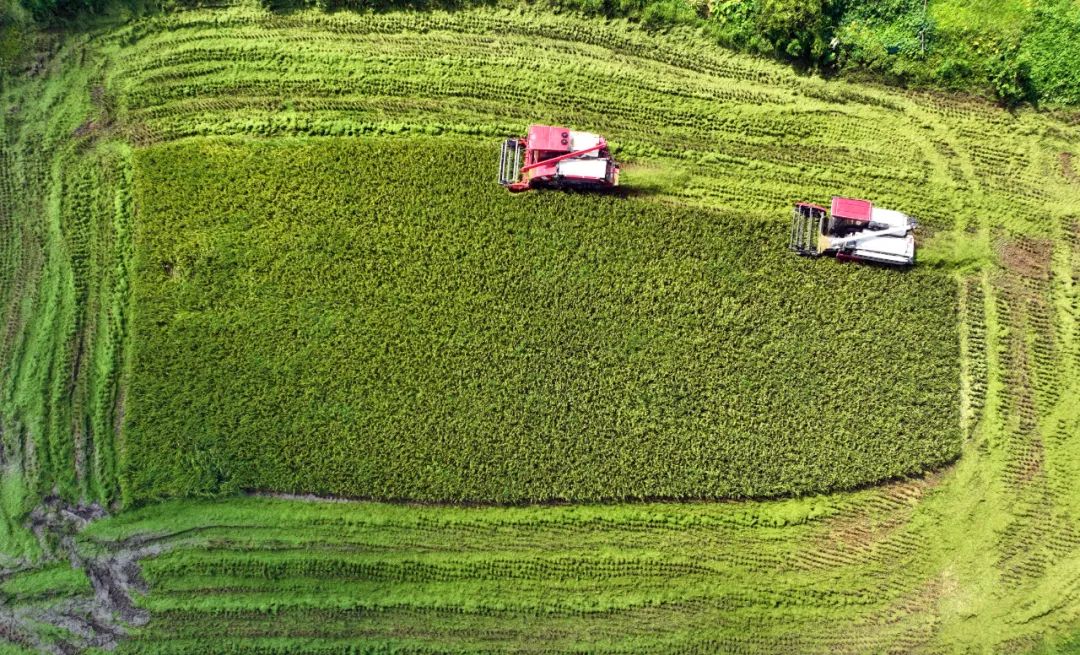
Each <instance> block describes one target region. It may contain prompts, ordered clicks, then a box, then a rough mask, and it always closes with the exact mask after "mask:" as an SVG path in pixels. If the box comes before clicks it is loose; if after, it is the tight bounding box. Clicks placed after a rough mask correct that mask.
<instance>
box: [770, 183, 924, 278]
mask: <svg viewBox="0 0 1080 655" xmlns="http://www.w3.org/2000/svg"><path fill="white" fill-rule="evenodd" d="M916 227H917V224H916V223H915V219H913V218H911V217H910V216H908V215H907V214H903V213H901V212H898V211H896V210H894V209H882V208H881V207H874V206H873V204H872V203H871V202H870V201H869V200H859V199H857V198H842V197H840V196H836V197H834V198H833V199H832V211H831V212H830V211H826V209H825V208H824V207H819V206H818V205H814V204H811V203H808V202H800V203H799V204H797V205H795V213H794V217H793V218H792V221H791V242H790V244H789V246H788V247H789V248H790V249H791V250H793V251H795V252H797V253H799V254H800V255H807V256H810V257H818V256H821V255H834V256H835V257H836V258H837V259H839V260H841V261H847V260H854V261H866V262H877V263H879V264H890V265H893V266H911V265H912V264H914V263H915V236H914V235H913V234H912V232H914V230H915V228H916Z"/></svg>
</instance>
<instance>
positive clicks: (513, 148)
mask: <svg viewBox="0 0 1080 655" xmlns="http://www.w3.org/2000/svg"><path fill="white" fill-rule="evenodd" d="M499 184H501V185H503V186H505V187H506V188H507V189H509V190H510V191H526V190H528V189H537V188H541V187H549V188H576V189H609V188H612V187H616V186H618V185H619V165H618V164H616V163H615V160H614V159H613V158H612V156H611V150H610V149H609V148H608V144H607V141H605V140H604V137H602V136H600V135H598V134H592V133H591V132H577V131H574V130H570V129H567V128H565V127H552V126H550V125H530V126H529V132H528V134H527V135H526V136H525V138H516V139H507V140H506V141H505V142H504V143H503V145H502V153H501V155H500V157H499Z"/></svg>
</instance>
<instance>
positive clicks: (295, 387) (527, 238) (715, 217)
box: [122, 138, 960, 502]
mask: <svg viewBox="0 0 1080 655" xmlns="http://www.w3.org/2000/svg"><path fill="white" fill-rule="evenodd" d="M497 155H498V153H497V151H496V149H495V148H494V147H492V145H491V144H485V143H483V142H480V143H477V142H476V141H467V140H463V139H393V140H388V139H382V138H375V139H363V140H352V139H349V140H345V139H340V140H332V141H316V142H304V141H284V142H264V143H260V144H258V145H255V144H252V143H250V142H247V143H245V142H221V141H215V140H211V141H190V140H187V141H183V142H181V143H179V144H175V145H168V146H154V147H152V148H148V149H145V150H142V151H140V152H139V153H138V155H137V156H136V160H135V176H134V178H135V185H134V201H135V205H136V206H137V207H138V212H137V213H136V216H135V219H134V220H135V226H136V227H135V237H134V247H135V265H134V274H133V284H132V305H133V306H134V307H135V308H136V309H135V311H136V314H135V318H134V321H133V323H132V345H131V351H132V361H131V373H130V378H129V380H130V382H129V387H128V389H129V401H128V403H127V414H126V417H125V419H126V423H125V428H126V430H125V443H126V451H127V455H128V457H127V460H126V464H125V467H124V470H123V471H122V483H123V486H124V492H125V497H127V498H130V499H131V500H134V501H143V500H146V499H153V498H161V497H170V496H184V495H193V494H194V495H202V494H208V493H221V492H236V491H239V490H244V489H268V490H277V491H293V492H316V493H320V494H332V495H344V496H363V497H374V498H407V499H423V500H451V499H453V500H474V501H476V500H480V501H499V502H507V501H527V500H534V501H535V500H549V499H571V500H589V499H602V498H663V497H667V498H695V497H697V498H701V497H724V496H766V495H777V494H781V493H791V492H808V491H820V490H827V489H835V488H845V487H853V486H856V485H859V484H865V483H867V482H874V481H877V480H881V479H884V478H890V477H897V476H900V475H904V474H908V473H912V472H918V471H920V470H922V469H925V468H927V467H931V466H937V465H940V464H942V463H944V462H945V461H948V460H950V459H952V458H954V457H955V456H956V455H957V454H958V451H959V442H960V425H959V405H958V398H959V378H960V376H959V359H958V357H959V350H958V336H957V332H956V321H957V317H956V311H955V305H956V289H955V286H954V282H953V281H952V280H951V279H950V278H949V277H948V276H946V275H943V274H941V273H939V272H937V271H934V270H931V269H924V270H916V271H910V272H909V271H888V270H881V269H872V268H869V267H850V266H849V267H842V266H822V265H821V263H820V262H813V261H807V260H802V259H799V258H796V257H791V256H790V255H789V254H788V252H787V251H786V248H785V246H786V242H785V239H786V236H787V232H786V231H785V230H783V229H777V220H776V219H775V217H770V216H767V215H765V216H757V215H748V214H733V213H723V212H719V211H714V210H703V209H685V208H681V207H678V206H671V205H667V204H660V203H656V202H650V201H649V200H648V199H645V198H633V197H619V196H607V197H601V196H589V195H583V194H572V193H545V194H534V195H527V196H516V197H511V196H510V194H507V193H506V192H505V191H504V190H503V189H501V188H500V187H499V186H498V185H496V184H492V183H491V171H492V167H493V165H494V163H493V162H494V160H495V159H496V158H497ZM885 396H887V397H888V399H889V400H888V409H884V408H883V411H880V412H875V413H868V412H866V411H865V409H864V407H863V406H860V405H861V402H864V401H865V400H869V399H871V398H874V397H885ZM845 399H851V400H849V401H847V402H845ZM178 435H182V436H178ZM178 441H179V443H178ZM174 444H177V445H178V446H179V447H177V445H174Z"/></svg>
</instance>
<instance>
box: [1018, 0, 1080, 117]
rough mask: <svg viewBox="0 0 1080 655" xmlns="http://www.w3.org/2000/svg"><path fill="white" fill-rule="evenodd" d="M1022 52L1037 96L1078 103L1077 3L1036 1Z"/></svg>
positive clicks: (1079, 39) (1079, 7)
mask: <svg viewBox="0 0 1080 655" xmlns="http://www.w3.org/2000/svg"><path fill="white" fill-rule="evenodd" d="M1021 56H1022V57H1023V58H1024V60H1025V63H1027V64H1028V66H1029V67H1030V73H1029V75H1030V85H1031V86H1032V87H1033V93H1035V94H1036V95H1037V96H1038V97H1039V98H1040V99H1043V100H1046V101H1050V102H1058V103H1066V104H1076V103H1080V5H1078V4H1077V3H1075V2H1070V1H1069V0H1043V1H1042V2H1039V3H1038V4H1037V5H1036V8H1035V19H1034V21H1033V29H1032V32H1031V35H1030V36H1029V37H1028V38H1027V39H1026V40H1025V41H1024V45H1023V52H1022V54H1021Z"/></svg>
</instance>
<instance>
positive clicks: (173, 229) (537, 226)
mask: <svg viewBox="0 0 1080 655" xmlns="http://www.w3.org/2000/svg"><path fill="white" fill-rule="evenodd" d="M50 38H52V39H53V41H51V45H49V43H50V42H46V43H44V45H43V47H44V48H45V49H44V50H43V54H42V59H41V64H40V66H39V67H38V69H36V71H30V72H27V73H26V74H24V75H22V76H20V77H18V78H13V79H10V80H6V81H5V86H4V90H3V98H2V103H3V104H2V109H3V111H0V130H2V134H3V141H2V143H0V146H2V152H0V155H2V157H0V159H2V162H3V175H2V176H0V177H2V180H0V279H2V280H3V284H2V285H0V311H2V312H3V317H4V326H5V331H4V332H3V336H2V339H0V361H2V362H3V368H2V369H0V425H2V429H3V431H2V437H0V438H2V442H3V459H2V460H0V467H2V472H3V475H2V477H0V510H2V518H3V520H2V521H0V554H2V555H0V635H2V638H0V644H3V645H0V653H5V655H6V653H8V652H11V653H24V652H56V653H66V652H71V651H72V650H74V651H78V650H89V651H91V652H94V651H95V649H96V650H97V651H99V652H103V651H104V650H106V649H108V648H112V647H114V646H115V647H116V648H118V649H119V650H120V652H130V653H154V652H158V653H166V652H169V653H200V654H202V653H215V652H220V653H241V652H242V653H252V652H254V653H259V652H262V653H302V652H310V653H345V652H365V651H366V652H394V651H399V652H432V653H433V652H526V651H548V652H582V651H586V652H595V653H601V652H609V653H616V652H617V653H631V652H641V653H657V652H701V653H715V652H743V653H764V652H783V653H794V652H798V653H803V652H812V653H814V652H816V653H836V652H841V653H843V652H847V653H867V652H881V653H885V652H891V653H908V652H919V653H966V652H995V653H996V652H1014V653H1024V652H1033V651H1038V650H1042V651H1043V652H1056V651H1063V652H1067V651H1068V650H1069V649H1070V648H1073V649H1075V641H1072V642H1070V636H1071V635H1075V634H1077V633H1078V632H1080V527H1078V526H1080V495H1078V494H1077V492H1076V491H1075V485H1074V480H1075V479H1076V477H1077V475H1080V375H1078V373H1080V371H1077V367H1078V366H1080V357H1078V353H1080V351H1078V350H1077V335H1076V330H1077V318H1078V313H1080V309H1078V308H1080V293H1078V289H1077V284H1078V280H1080V210H1078V207H1080V177H1078V168H1080V161H1078V160H1077V159H1076V157H1077V156H1078V155H1080V146H1078V145H1077V144H1078V143H1080V127H1078V125H1080V122H1078V121H1077V120H1076V117H1075V116H1073V115H1072V114H1070V113H1067V112H1065V111H1061V112H1059V113H1056V114H1045V113H1035V112H1032V111H1019V112H1015V113H1009V112H1005V111H1002V110H999V109H997V108H994V107H991V106H989V105H986V104H982V103H980V102H978V101H975V100H970V99H964V98H958V97H950V96H942V95H935V94H928V93H923V92H918V91H904V90H898V89H887V88H882V87H877V86H861V85H856V84H850V83H846V82H826V81H823V80H820V79H817V78H814V77H804V76H800V75H798V74H796V73H795V72H793V71H790V70H788V69H786V68H783V67H781V66H778V65H775V64H771V63H768V62H765V61H762V60H757V59H751V58H746V57H741V56H736V55H732V54H729V53H726V52H724V51H720V50H717V49H716V48H715V46H713V45H712V44H711V43H710V42H709V41H707V40H705V39H703V38H701V37H700V36H699V35H697V34H696V33H694V32H692V31H689V30H685V31H684V30H679V29H675V30H671V31H668V32H665V33H650V32H647V31H644V30H642V29H640V28H639V27H637V26H635V25H632V24H627V23H623V22H619V21H600V20H589V19H584V18H578V17H574V16H569V15H562V16H555V15H549V14H544V13H535V12H533V11H531V10H524V9H522V10H494V9H470V10H462V11H457V12H453V13H443V12H424V13H414V12H385V13H373V14H355V13H348V12H339V13H333V14H325V13H321V12H316V11H297V12H290V13H282V14H273V13H268V12H266V11H264V10H263V9H261V8H259V7H256V6H254V5H250V4H237V5H227V6H219V7H207V8H198V9H188V10H183V11H174V12H168V13H161V14H155V15H152V16H149V17H146V18H141V19H137V20H132V21H130V22H128V23H125V24H109V23H103V24H100V25H98V26H96V27H93V28H88V29H86V30H83V31H78V32H71V33H66V34H63V35H54V36H53V37H50ZM523 71H527V74H524V73H523ZM552 89H557V90H558V92H557V93H553V92H551V90H552ZM530 122H550V123H553V124H566V125H571V126H574V127H579V128H583V129H591V130H595V131H597V132H600V133H602V134H604V135H605V136H607V137H608V138H609V139H610V140H611V142H612V143H613V144H614V146H615V149H616V154H617V156H618V157H619V159H620V161H622V162H623V163H624V164H625V173H626V175H625V182H626V193H624V194H618V195H608V196H599V197H597V196H583V195H580V194H560V193H546V194H533V195H527V196H520V197H519V196H510V195H508V194H505V193H504V192H503V190H502V189H500V188H499V187H498V186H497V185H495V184H494V181H493V178H494V169H495V162H494V159H495V154H496V153H497V148H498V141H499V139H500V138H504V137H506V136H509V135H513V134H520V133H521V132H522V131H523V130H524V129H525V127H526V126H527V125H528V124H529V123H530ZM376 155H377V156H376ZM429 188H433V189H435V191H436V192H435V193H426V190H427V189H429ZM834 193H835V194H844V195H854V196H866V197H870V198H872V199H873V200H874V201H875V202H876V203H877V204H880V205H883V206H887V207H895V208H898V209H901V210H904V211H906V212H909V213H911V214H912V215H915V216H917V217H918V218H919V219H920V225H921V228H920V265H919V267H918V268H917V269H915V270H914V271H912V272H909V273H898V272H891V271H885V270H881V269H876V268H869V267H858V266H842V265H840V264H837V263H836V262H832V261H810V260H803V259H799V258H797V257H795V256H794V255H790V254H789V253H787V252H786V250H785V249H784V244H785V240H786V234H787V229H788V222H787V221H788V211H789V207H790V204H791V203H792V202H794V201H796V200H799V199H806V200H812V201H818V202H824V201H826V200H827V199H828V197H829V196H830V195H832V194H834ZM436 237H441V238H436ZM833 299H838V301H836V302H833ZM838 326H842V329H840V330H839V331H837V327H838ZM791 327H795V328H796V329H795V330H791V329H790V328H791ZM845 357H847V358H848V361H843V362H842V365H839V366H838V365H835V363H834V362H833V361H831V360H835V359H840V360H843V359H844V358H845ZM896 357H898V358H899V361H898V360H897V359H896ZM885 361H888V362H893V363H894V364H895V366H889V367H882V366H878V365H877V364H878V363H879V362H885ZM867 376H869V378H868V377H867ZM797 382H798V383H797ZM801 382H805V383H806V384H800V383H801ZM815 385H816V386H817V387H825V388H829V389H832V388H835V389H839V390H841V391H843V392H850V390H851V389H852V388H853V387H859V386H860V385H862V386H865V387H866V388H865V389H859V391H861V392H863V393H864V395H863V396H862V397H861V398H860V400H861V401H862V402H863V403H865V405H866V406H867V407H869V408H870V409H869V410H867V411H865V412H863V411H859V412H858V413H856V411H857V408H853V407H850V406H845V405H844V404H842V403H839V402H837V397H836V396H821V395H816V394H814V393H812V392H813V391H815V389H814V387H815ZM950 399H951V400H950ZM883 407H889V408H890V411H884V412H883V411H878V409H880V408H883ZM867 417H871V419H872V421H871V422H867V421H866V420H864V419H866V418H867ZM874 417H876V418H874ZM957 455H959V457H958V458H957V457H956V456H957ZM946 460H948V461H953V460H955V461H953V463H951V464H949V465H947V466H944V467H937V468H934V470H932V471H927V472H925V473H924V474H916V473H917V472H919V471H923V470H924V469H925V468H926V467H932V468H933V467H936V465H939V464H941V463H943V462H945V461H946ZM898 474H900V475H902V476H903V479H900V480H894V481H891V482H885V483H883V484H880V485H879V486H869V487H867V488H864V489H862V490H858V491H832V490H833V489H836V488H840V487H845V488H846V487H850V486H852V485H858V484H864V483H869V482H880V481H882V480H883V478H887V477H890V476H894V475H898ZM903 474H911V475H906V476H904V475H903ZM243 490H260V491H270V490H274V491H286V492H300V493H303V492H320V493H328V494H341V495H350V496H366V497H375V498H403V497H404V498H410V499H413V500H415V499H424V500H439V501H458V500H462V499H469V500H477V499H483V500H488V501H491V500H514V501H518V502H519V503H520V506H515V507H499V506H480V507H472V506H453V505H446V504H430V505H423V506H421V505H414V504H409V503H373V502H336V501H333V500H329V499H328V500H322V501H316V500H311V499H302V498H260V497H246V496H242V495H238V494H239V492H240V491H243ZM791 491H799V492H810V493H806V494H804V495H802V496H800V497H797V498H788V499H779V500H739V501H737V502H736V501H726V502H712V503H708V502H638V503H634V502H620V503H611V504H588V503H584V504H583V503H581V502H577V503H565V504H559V505H557V506H548V505H538V504H529V503H528V502H525V501H529V500H544V499H557V498H570V499H578V500H580V499H593V500H595V499H599V498H629V497H632V498H651V497H654V496H660V497H664V498H669V499H674V498H685V497H692V498H701V497H715V496H744V495H761V494H778V493H784V492H791ZM206 495H219V497H217V498H213V499H201V500H200V499H193V498H185V497H186V496H206ZM170 496H177V498H175V499H173V500H163V499H165V498H166V497H170ZM652 500H655V498H652ZM94 503H96V504H97V505H94ZM98 506H100V508H99V507H98ZM106 512H107V513H108V514H109V515H110V516H108V517H105V516H102V514H104V513H106ZM71 562H74V563H76V564H78V565H79V568H75V569H72V568H65V566H66V565H67V564H68V563H71ZM84 571H89V572H90V575H85V574H84V573H83V572H84ZM8 643H10V645H8Z"/></svg>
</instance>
